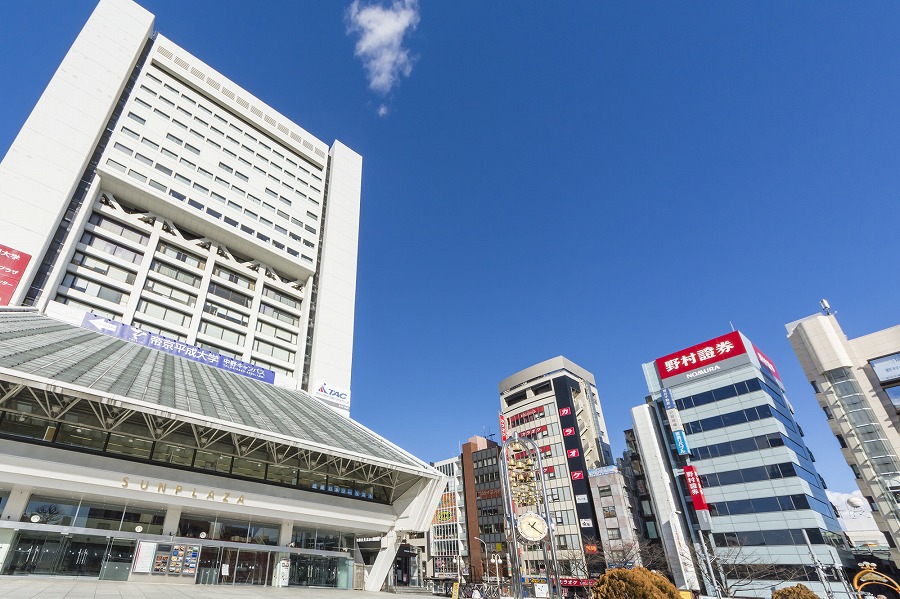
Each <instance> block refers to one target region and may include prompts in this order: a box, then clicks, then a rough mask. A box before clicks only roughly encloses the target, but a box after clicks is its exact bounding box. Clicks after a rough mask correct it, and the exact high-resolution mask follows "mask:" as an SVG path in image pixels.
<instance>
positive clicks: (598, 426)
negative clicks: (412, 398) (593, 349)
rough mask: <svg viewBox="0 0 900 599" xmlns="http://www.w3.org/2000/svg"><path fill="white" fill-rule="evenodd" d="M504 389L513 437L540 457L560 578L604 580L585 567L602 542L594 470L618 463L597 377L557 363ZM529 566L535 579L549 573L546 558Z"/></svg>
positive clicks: (531, 554)
mask: <svg viewBox="0 0 900 599" xmlns="http://www.w3.org/2000/svg"><path fill="white" fill-rule="evenodd" d="M499 389H500V406H501V417H502V418H504V419H505V420H506V430H507V434H509V435H511V434H512V433H513V432H515V433H518V435H519V436H520V437H528V438H530V439H532V440H533V441H534V442H535V443H536V444H537V445H538V447H539V449H540V454H541V460H542V464H543V468H544V478H545V479H546V480H548V484H547V492H548V498H549V501H550V511H551V512H552V513H551V517H552V518H553V520H554V522H553V524H554V525H555V526H556V529H555V536H556V541H557V558H558V560H559V566H560V576H561V577H562V576H565V577H574V578H576V579H579V580H581V579H588V578H590V577H594V576H597V575H599V574H600V573H602V566H600V568H599V569H594V570H592V569H591V568H590V566H591V563H592V562H590V561H589V560H586V559H585V544H588V545H596V544H597V543H598V542H599V540H600V539H601V538H602V537H601V534H600V531H599V530H598V526H601V524H600V523H599V522H598V518H597V515H596V514H595V512H594V503H593V502H592V500H591V489H590V485H589V470H590V469H592V468H599V467H601V466H607V465H612V463H613V461H612V452H611V450H610V446H609V436H608V434H607V431H606V423H605V421H604V419H603V411H602V409H601V407H600V398H599V395H598V393H597V385H596V383H595V381H594V375H593V374H591V373H590V372H588V371H587V370H585V369H584V368H582V367H580V366H578V365H577V364H575V363H574V362H571V361H570V360H568V359H566V358H564V357H562V356H558V357H556V358H552V359H550V360H546V361H544V362H541V363H539V364H535V365H534V366H531V367H529V368H526V369H525V370H522V371H520V372H518V373H516V374H514V375H512V376H510V377H508V378H506V379H504V380H503V381H501V382H500V385H499ZM523 559H524V560H525V563H526V567H527V568H529V569H530V572H531V573H534V574H537V573H538V572H540V571H542V570H544V569H545V566H546V565H545V564H544V556H543V552H542V551H539V550H532V551H526V552H524V553H523ZM573 586H578V585H577V583H576V584H573Z"/></svg>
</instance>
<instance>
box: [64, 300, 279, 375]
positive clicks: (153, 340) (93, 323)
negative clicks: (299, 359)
mask: <svg viewBox="0 0 900 599" xmlns="http://www.w3.org/2000/svg"><path fill="white" fill-rule="evenodd" d="M81 326H82V327H83V328H85V329H89V330H92V331H96V332H98V333H103V334H104V335H109V336H110V337H117V338H119V339H121V340H123V341H129V342H131V343H137V344H138V345H143V346H145V347H149V348H150V349H156V350H159V351H161V352H165V353H167V354H171V355H173V356H178V357H179V358H187V359H188V360H192V361H194V362H200V363H201V364H206V365H207V366H213V367H215V368H221V369H222V370H227V371H228V372H231V373H233V374H239V375H241V376H245V377H248V378H251V379H254V380H257V381H263V382H266V383H274V382H275V373H274V372H273V371H271V370H269V369H267V368H261V367H259V366H256V365H255V364H250V363H249V362H243V361H241V360H235V359H233V358H229V357H227V356H223V355H221V354H218V353H216V352H214V351H210V350H208V349H203V348H202V347H197V346H196V345H190V344H188V343H182V342H180V341H175V340H174V339H169V338H168V337H163V336H162V335H157V334H156V333H149V332H147V331H143V330H141V329H139V328H137V327H132V326H128V325H126V324H122V323H121V322H118V321H115V320H110V319H108V318H102V317H100V316H96V315H94V314H91V313H90V312H88V313H87V314H85V315H84V318H83V319H82V321H81Z"/></svg>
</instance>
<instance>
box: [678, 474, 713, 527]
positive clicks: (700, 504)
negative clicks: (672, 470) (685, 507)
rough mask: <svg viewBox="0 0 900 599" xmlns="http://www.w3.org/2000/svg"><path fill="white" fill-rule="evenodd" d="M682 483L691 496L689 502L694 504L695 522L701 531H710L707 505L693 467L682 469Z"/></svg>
mask: <svg viewBox="0 0 900 599" xmlns="http://www.w3.org/2000/svg"><path fill="white" fill-rule="evenodd" d="M684 482H686V483H687V488H688V492H689V493H690V494H691V502H693V504H694V511H695V512H697V520H698V521H699V522H700V529H701V530H711V529H712V520H711V519H710V517H709V505H707V503H706V498H705V497H704V496H703V487H701V486H700V476H699V475H698V474H697V469H696V468H695V467H694V466H685V467H684Z"/></svg>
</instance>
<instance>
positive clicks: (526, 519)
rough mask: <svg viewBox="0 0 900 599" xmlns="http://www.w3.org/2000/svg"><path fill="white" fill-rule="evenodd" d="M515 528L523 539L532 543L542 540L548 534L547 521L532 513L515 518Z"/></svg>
mask: <svg viewBox="0 0 900 599" xmlns="http://www.w3.org/2000/svg"><path fill="white" fill-rule="evenodd" d="M516 528H518V531H519V535H521V537H522V538H523V539H525V540H526V541H531V542H532V543H537V542H538V541H542V540H544V538H546V536H547V533H548V532H549V527H548V526H547V521H546V520H544V519H543V518H541V517H540V516H539V515H537V514H535V513H534V512H525V513H524V514H522V515H521V516H519V517H518V518H516Z"/></svg>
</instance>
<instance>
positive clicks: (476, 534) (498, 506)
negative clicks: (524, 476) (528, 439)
mask: <svg viewBox="0 0 900 599" xmlns="http://www.w3.org/2000/svg"><path fill="white" fill-rule="evenodd" d="M460 464H461V466H462V472H463V494H464V496H465V506H466V524H467V526H466V534H467V545H468V548H469V567H470V570H471V572H472V580H473V581H476V582H483V581H485V580H486V579H488V578H492V577H493V578H496V577H498V576H500V577H501V578H506V577H507V567H506V562H507V558H506V555H507V551H508V547H507V542H506V525H505V516H506V512H505V510H504V509H503V498H502V494H501V491H500V476H501V468H500V446H499V445H498V444H497V443H496V442H494V441H492V440H490V439H486V438H484V437H478V436H475V437H471V438H470V439H469V440H468V441H466V442H465V443H463V445H462V454H461V455H460Z"/></svg>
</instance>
